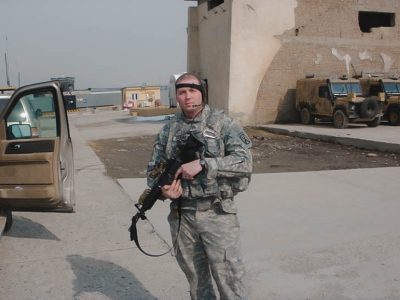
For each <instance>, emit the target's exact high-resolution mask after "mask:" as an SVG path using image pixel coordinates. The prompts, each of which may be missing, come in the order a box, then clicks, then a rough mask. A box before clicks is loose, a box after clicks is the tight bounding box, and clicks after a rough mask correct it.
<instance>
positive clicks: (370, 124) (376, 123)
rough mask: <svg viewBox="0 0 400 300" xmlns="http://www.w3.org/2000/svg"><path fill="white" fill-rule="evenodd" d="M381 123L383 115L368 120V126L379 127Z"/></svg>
mask: <svg viewBox="0 0 400 300" xmlns="http://www.w3.org/2000/svg"><path fill="white" fill-rule="evenodd" d="M380 123H381V117H376V118H375V119H373V120H372V121H369V122H367V123H366V124H367V126H368V127H377V126H378V125H379V124H380Z"/></svg>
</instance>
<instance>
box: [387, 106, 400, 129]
mask: <svg viewBox="0 0 400 300" xmlns="http://www.w3.org/2000/svg"><path fill="white" fill-rule="evenodd" d="M388 120H389V124H390V125H391V126H398V125H400V112H399V111H398V110H397V109H391V110H389V112H388Z"/></svg>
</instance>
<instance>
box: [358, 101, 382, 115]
mask: <svg viewBox="0 0 400 300" xmlns="http://www.w3.org/2000/svg"><path fill="white" fill-rule="evenodd" d="M378 111H379V103H378V101H376V100H375V99H371V98H367V99H365V100H364V101H363V102H362V103H361V106H360V115H361V118H366V119H371V118H373V117H375V116H376V115H377V113H378Z"/></svg>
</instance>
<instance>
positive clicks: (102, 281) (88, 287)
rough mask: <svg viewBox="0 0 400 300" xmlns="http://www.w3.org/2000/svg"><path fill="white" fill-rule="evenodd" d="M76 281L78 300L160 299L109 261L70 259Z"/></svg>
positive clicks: (78, 257)
mask: <svg viewBox="0 0 400 300" xmlns="http://www.w3.org/2000/svg"><path fill="white" fill-rule="evenodd" d="M67 261H68V262H69V263H70V264H71V269H72V270H73V271H74V274H75V277H76V279H75V280H74V290H75V294H74V299H92V298H91V296H90V295H89V294H91V295H92V296H93V294H97V295H99V294H101V295H104V296H105V298H106V299H111V300H125V299H126V300H128V299H137V300H140V299H143V300H144V299H146V300H148V299H149V300H152V299H157V298H156V297H154V296H152V295H151V294H150V292H149V291H148V290H146V288H145V287H144V286H143V285H142V283H141V282H140V281H139V280H137V279H136V277H135V276H134V275H133V274H132V273H131V272H129V271H128V270H126V269H124V268H122V267H120V266H118V265H116V264H114V263H111V262H108V261H104V260H99V259H94V258H91V257H83V256H80V255H69V256H67Z"/></svg>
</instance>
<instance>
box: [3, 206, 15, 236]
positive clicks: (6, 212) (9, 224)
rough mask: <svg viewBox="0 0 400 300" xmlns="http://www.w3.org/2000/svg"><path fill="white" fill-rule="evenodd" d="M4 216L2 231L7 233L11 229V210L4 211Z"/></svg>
mask: <svg viewBox="0 0 400 300" xmlns="http://www.w3.org/2000/svg"><path fill="white" fill-rule="evenodd" d="M4 213H5V215H6V226H5V227H4V231H5V232H7V231H9V230H10V229H11V226H12V223H13V219H12V212H11V210H4Z"/></svg>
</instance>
